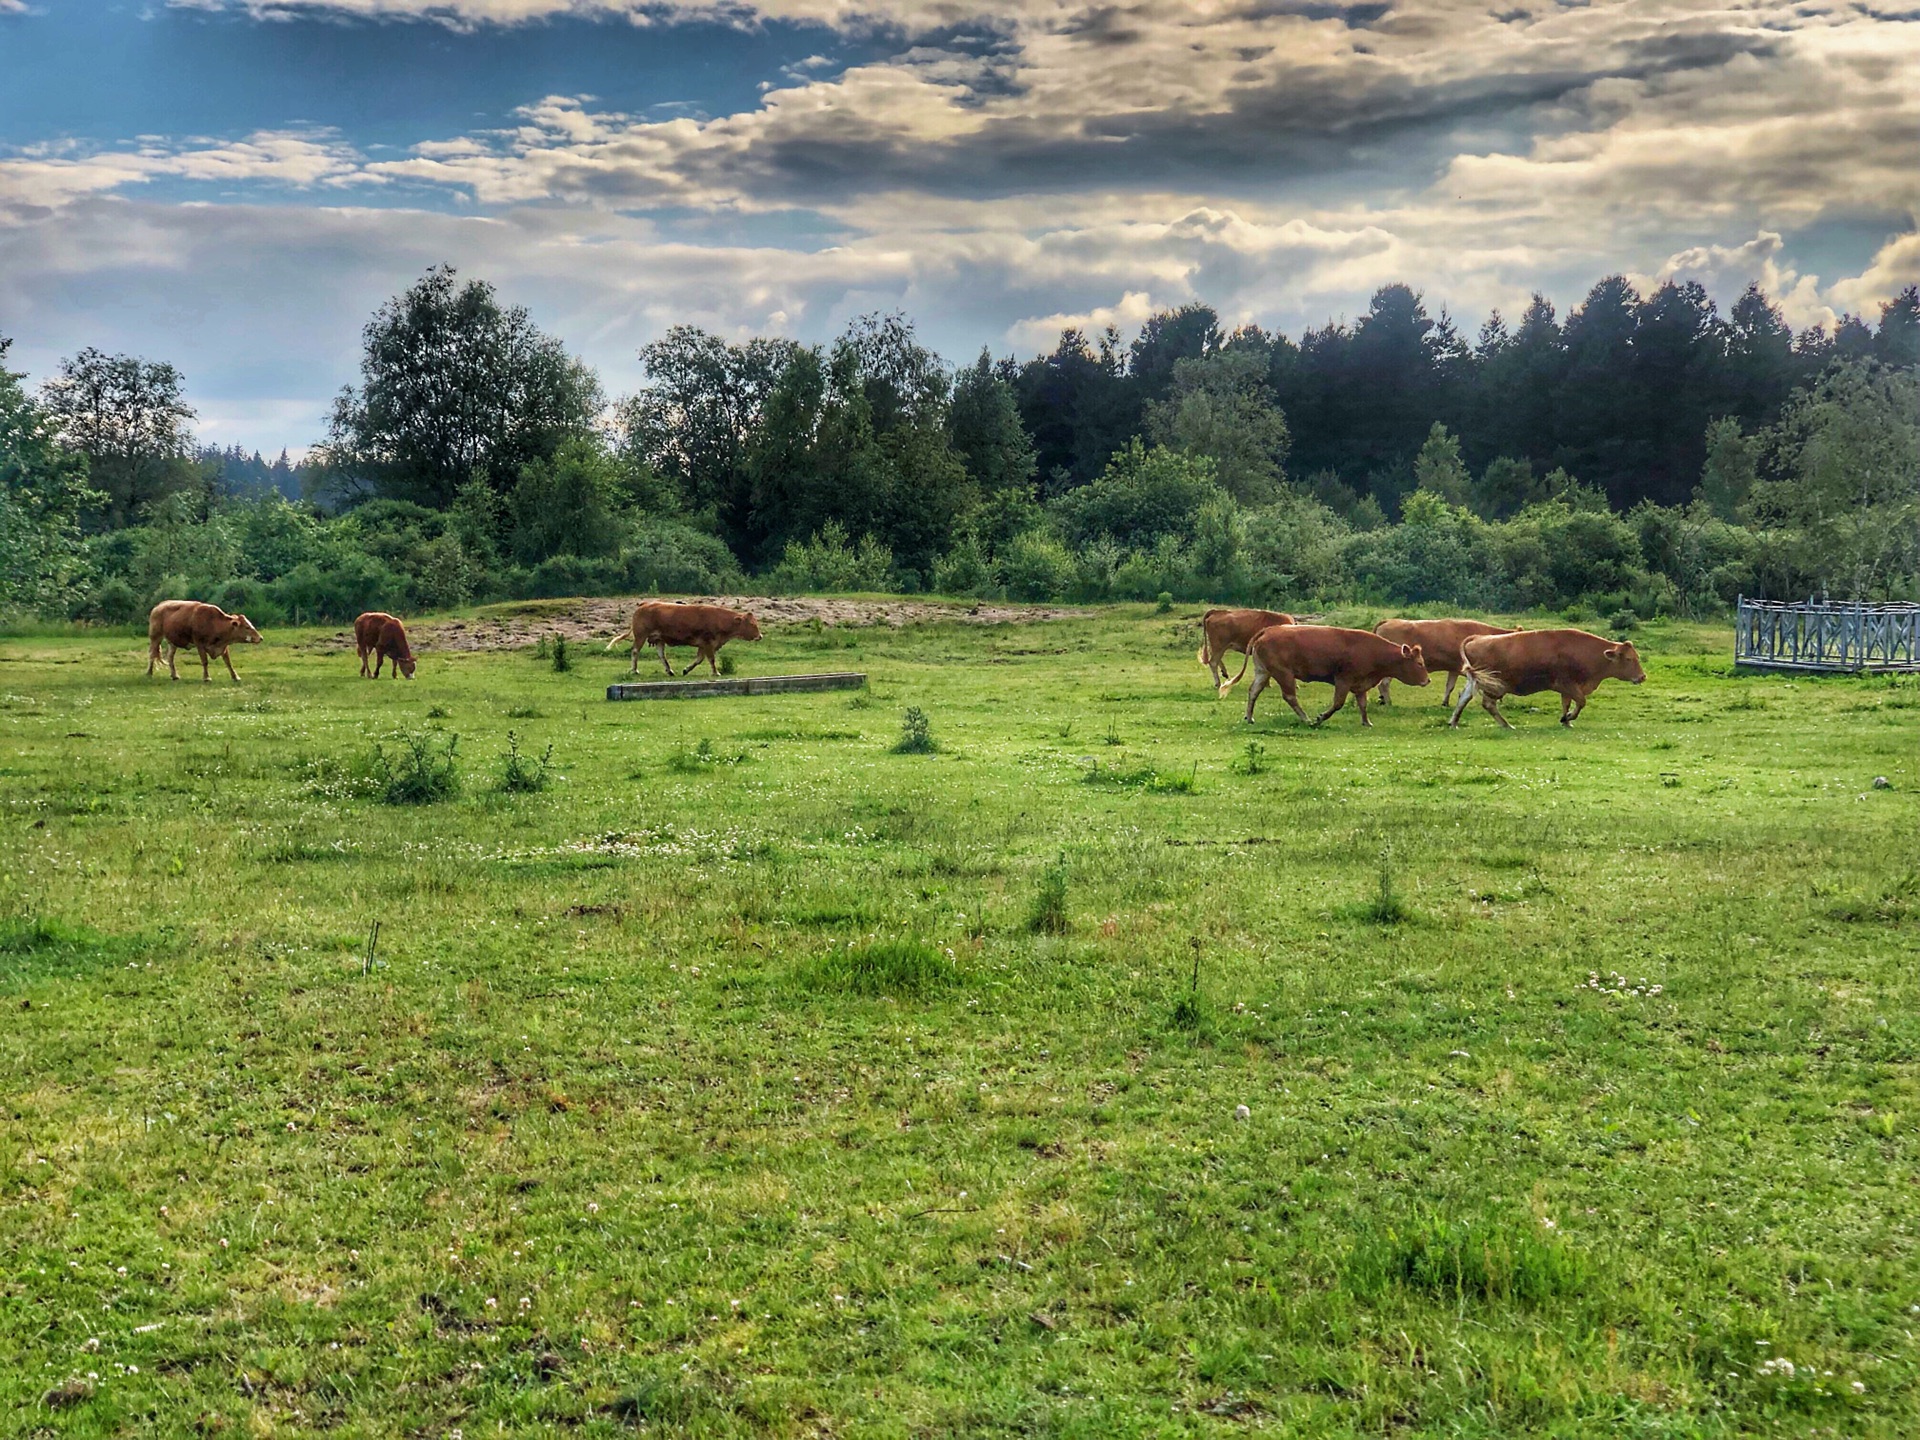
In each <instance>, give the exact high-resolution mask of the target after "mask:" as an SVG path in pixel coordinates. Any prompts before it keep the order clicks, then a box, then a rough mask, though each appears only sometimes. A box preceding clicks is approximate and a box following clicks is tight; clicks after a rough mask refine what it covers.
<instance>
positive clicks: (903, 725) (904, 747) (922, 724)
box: [893, 705, 940, 755]
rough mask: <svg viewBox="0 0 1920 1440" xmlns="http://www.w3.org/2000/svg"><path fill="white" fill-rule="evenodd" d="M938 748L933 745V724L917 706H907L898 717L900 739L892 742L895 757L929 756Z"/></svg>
mask: <svg viewBox="0 0 1920 1440" xmlns="http://www.w3.org/2000/svg"><path fill="white" fill-rule="evenodd" d="M939 748H940V747H939V746H938V745H936V744H934V740H933V722H932V721H931V720H929V719H928V718H927V712H926V711H924V710H922V709H921V708H920V707H919V706H918V705H909V706H908V707H907V713H906V714H905V715H903V716H901V717H900V738H899V739H898V740H896V741H894V742H893V753H894V754H896V755H931V754H932V753H933V752H934V751H935V750H937V749H939Z"/></svg>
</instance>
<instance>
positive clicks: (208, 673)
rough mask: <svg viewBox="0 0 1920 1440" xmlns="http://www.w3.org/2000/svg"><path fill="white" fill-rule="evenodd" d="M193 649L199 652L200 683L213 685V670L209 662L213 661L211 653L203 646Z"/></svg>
mask: <svg viewBox="0 0 1920 1440" xmlns="http://www.w3.org/2000/svg"><path fill="white" fill-rule="evenodd" d="M193 648H194V649H196V650H198V651H199V652H200V683H201V684H203V685H210V684H212V683H213V670H212V668H211V665H210V663H209V662H211V661H212V659H213V652H212V651H211V650H209V649H207V647H206V646H204V645H196V646H194V647H193Z"/></svg>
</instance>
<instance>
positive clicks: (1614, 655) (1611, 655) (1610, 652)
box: [1600, 645, 1622, 660]
mask: <svg viewBox="0 0 1920 1440" xmlns="http://www.w3.org/2000/svg"><path fill="white" fill-rule="evenodd" d="M1621 648H1622V647H1620V646H1618V645H1609V646H1607V648H1606V649H1605V650H1603V651H1601V652H1600V653H1601V654H1603V655H1605V656H1606V657H1607V659H1609V660H1618V659H1619V658H1620V651H1621Z"/></svg>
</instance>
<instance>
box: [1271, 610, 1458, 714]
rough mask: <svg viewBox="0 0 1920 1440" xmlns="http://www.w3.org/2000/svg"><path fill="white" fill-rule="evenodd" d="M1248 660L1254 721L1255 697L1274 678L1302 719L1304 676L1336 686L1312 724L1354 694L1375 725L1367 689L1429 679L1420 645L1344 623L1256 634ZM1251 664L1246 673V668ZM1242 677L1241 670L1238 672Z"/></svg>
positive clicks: (1283, 627)
mask: <svg viewBox="0 0 1920 1440" xmlns="http://www.w3.org/2000/svg"><path fill="white" fill-rule="evenodd" d="M1247 664H1249V665H1252V666H1253V683H1252V684H1251V685H1249V686H1248V687H1247V723H1248V724H1252V723H1253V702H1254V701H1256V700H1258V699H1259V698H1260V692H1261V691H1262V690H1264V689H1265V688H1266V684H1267V681H1268V680H1269V679H1271V680H1276V681H1278V682H1279V684H1280V693H1281V694H1282V695H1283V696H1285V697H1286V701H1287V704H1289V705H1291V706H1292V707H1293V713H1294V714H1296V715H1298V716H1299V717H1300V718H1301V719H1302V720H1306V719H1307V712H1306V711H1304V710H1302V709H1301V708H1300V699H1299V696H1298V694H1297V693H1296V690H1295V687H1296V686H1298V685H1299V684H1300V682H1301V681H1303V680H1304V681H1309V682H1311V683H1314V684H1319V685H1331V686H1333V704H1331V705H1329V706H1328V707H1327V708H1326V709H1325V710H1324V711H1322V712H1321V714H1320V715H1319V716H1318V718H1316V719H1313V720H1309V721H1308V722H1307V723H1308V724H1310V725H1321V724H1324V723H1325V722H1326V719H1327V717H1328V716H1330V715H1332V714H1333V713H1334V711H1336V710H1338V709H1339V708H1340V707H1341V706H1342V705H1344V704H1346V703H1347V696H1348V695H1352V696H1353V700H1354V703H1355V704H1356V705H1358V706H1359V707H1360V723H1361V724H1362V725H1364V726H1366V727H1368V728H1369V729H1371V728H1372V726H1373V722H1372V721H1371V720H1369V719H1368V718H1367V692H1368V691H1369V690H1371V689H1372V688H1373V687H1374V686H1375V685H1378V684H1379V683H1380V682H1381V681H1382V680H1398V681H1401V682H1402V683H1403V684H1407V685H1425V684H1426V683H1427V667H1426V663H1425V662H1424V661H1423V660H1422V659H1421V658H1420V647H1419V646H1418V645H1405V644H1402V645H1395V644H1394V643H1393V642H1392V641H1390V640H1382V639H1381V638H1380V637H1379V636H1378V635H1375V634H1373V633H1372V632H1370V631H1366V630H1346V629H1342V628H1341V627H1340V626H1338V625H1272V626H1269V627H1268V628H1267V629H1265V630H1262V631H1261V632H1260V633H1259V634H1258V635H1256V636H1254V637H1253V643H1252V644H1251V645H1249V646H1248V647H1247ZM1246 669H1247V667H1246V665H1242V666H1241V667H1240V673H1241V674H1242V675H1244V674H1245V673H1246ZM1233 678H1234V679H1236V680H1238V679H1239V678H1240V676H1239V675H1236V676H1234V677H1233Z"/></svg>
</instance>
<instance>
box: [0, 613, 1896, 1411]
mask: <svg viewBox="0 0 1920 1440" xmlns="http://www.w3.org/2000/svg"><path fill="white" fill-rule="evenodd" d="M1333 618H1336V619H1338V620H1341V621H1344V622H1361V623H1370V622H1371V620H1372V619H1373V618H1375V616H1373V615H1368V614H1362V613H1360V612H1343V613H1342V614H1341V615H1339V616H1337V617H1333ZM321 633H322V632H310V631H301V632H295V631H286V630H280V631H274V630H269V631H268V632H267V636H266V643H265V644H263V645H260V646H248V647H238V648H236V650H235V652H234V663H235V665H236V666H237V667H238V668H239V671H240V675H241V679H242V683H241V684H239V685H234V684H233V683H231V682H230V681H228V680H227V679H226V678H225V676H224V675H220V676H219V677H218V678H217V680H216V682H215V683H214V684H211V685H202V684H200V683H199V681H198V676H197V674H196V675H195V677H194V679H193V680H192V681H191V682H188V681H185V680H183V681H182V682H180V683H177V684H169V683H167V682H166V681H164V680H163V679H155V680H148V679H147V678H146V677H145V675H144V673H143V672H144V669H145V642H144V637H136V636H133V635H131V634H117V635H91V636H66V635H48V636H33V635H24V636H15V637H13V638H6V639H0V867H3V868H4V886H5V889H4V900H3V901H0V1014H4V1016H5V1020H4V1025H3V1026H0V1086H3V1087H4V1110H3V1111H0V1267H3V1268H0V1355H4V1356H7V1357H9V1363H7V1364H6V1365H5V1366H4V1367H0V1431H4V1432H5V1433H9V1434H42V1433H44V1434H62V1435H66V1434H72V1435H102V1436H105V1435H135V1434H138V1435H143V1436H167V1435H209V1434H219V1433H225V1434H231V1435H302V1434H319V1433H322V1432H324V1433H329V1434H340V1435H359V1436H385V1435H423V1436H434V1437H444V1436H450V1435H460V1436H463V1437H475V1436H481V1435H494V1434H511V1435H542V1434H554V1435H557V1434H562V1433H566V1434H585V1435H619V1434H631V1433H639V1432H642V1431H644V1433H649V1434H655V1435H698V1436H706V1435H713V1436H727V1435H767V1436H807V1435H836V1436H933V1435H996V1434H1004V1435H1047V1436H1112V1435H1134V1434H1155V1435H1175V1434H1236V1433H1241V1432H1245V1431H1254V1430H1267V1431H1272V1432H1275V1433H1286V1434H1289V1435H1300V1436H1344V1435H1398V1436H1426V1435H1449V1436H1511V1435H1532V1434H1550V1435H1647V1436H1656V1435H1657V1436H1695V1435H1699V1436H1719V1435H1732V1434H1744V1433H1769V1434H1806V1433H1822V1434H1830V1435H1846V1436H1869V1435H1871V1436H1898V1435H1911V1434H1913V1433H1915V1432H1916V1430H1920V1385H1916V1379H1917V1378H1920V1377H1917V1375H1916V1360H1917V1359H1920V1357H1917V1356H1916V1353H1915V1348H1916V1345H1915V1338H1914V1337H1915V1336H1916V1335H1917V1334H1920V1253H1916V1244H1917V1240H1920V1237H1917V1236H1916V1233H1915V1225H1916V1221H1917V1220H1920V1170H1917V1169H1916V1158H1917V1156H1916V1151H1917V1149H1920V1147H1917V1146H1916V1142H1915V1127H1916V1121H1920V1092H1917V1091H1916V1084H1915V1068H1914V1067H1915V1062H1916V1057H1917V1056H1920V975H1917V973H1916V963H1915V962H1916V960H1917V959H1920V839H1917V838H1916V837H1920V798H1916V797H1920V765H1916V759H1917V758H1920V757H1917V752H1916V739H1917V738H1920V682H1916V680H1915V679H1913V678H1911V677H1909V678H1906V679H1902V680H1888V679H1820V680H1814V679H1809V678H1804V677H1792V678H1787V677H1778V676H1735V675H1734V674H1733V673H1732V669H1731V665H1730V662H1729V659H1728V657H1729V654H1730V648H1731V640H1730V635H1729V633H1728V631H1727V630H1726V629H1725V628H1722V627H1714V626H1690V625H1684V624H1679V623H1671V624H1661V625H1655V626H1651V627H1648V628H1646V629H1643V630H1642V631H1640V632H1639V633H1638V634H1636V635H1635V636H1634V637H1633V638H1634V639H1635V640H1636V642H1637V643H1638V645H1639V647H1640V650H1641V654H1642V657H1643V660H1644V662H1645V665H1646V669H1647V671H1648V675H1649V680H1648V683H1647V684H1646V685H1644V686H1641V687H1638V688H1633V687H1628V686H1624V685H1619V684H1608V685H1606V686H1604V687H1602V689H1601V690H1600V691H1599V693H1598V694H1597V695H1596V696H1595V697H1594V699H1593V701H1592V703H1591V705H1590V706H1589V707H1588V709H1587V711H1586V714H1585V715H1584V716H1583V717H1582V719H1581V720H1580V722H1579V724H1578V725H1577V726H1576V727H1575V728H1574V729H1573V730H1571V731H1563V730H1562V729H1561V728H1560V726H1559V725H1557V724H1556V723H1555V717H1556V716H1557V714H1558V708H1559V702H1558V700H1557V698H1556V697H1554V696H1552V695H1543V696H1536V697H1533V698H1532V699H1530V700H1523V701H1509V702H1508V704H1507V706H1506V707H1505V708H1506V712H1507V714H1508V715H1509V717H1510V718H1511V719H1512V720H1513V721H1514V722H1515V723H1516V724H1517V725H1518V726H1519V727H1520V728H1519V729H1518V730H1517V731H1515V732H1513V733H1505V732H1502V731H1500V730H1499V729H1498V727H1497V726H1496V725H1495V724H1494V723H1493V721H1492V720H1491V719H1490V718H1489V717H1488V716H1486V715H1485V714H1484V713H1482V712H1481V711H1479V709H1478V708H1477V707H1475V708H1473V709H1472V710H1470V712H1469V713H1468V715H1467V717H1466V718H1465V720H1464V721H1463V726H1464V728H1463V729H1462V730H1461V731H1460V732H1457V733H1449V732H1448V731H1447V730H1446V729H1445V728H1444V716H1443V713H1442V711H1441V708H1440V688H1441V687H1440V684H1439V683H1435V684H1434V685H1433V686H1432V687H1430V688H1428V689H1426V690H1421V691H1416V690H1410V689H1407V688H1405V687H1396V694H1395V703H1394V705H1393V706H1392V708H1390V709H1385V710H1378V709H1377V710H1376V711H1375V716H1374V718H1375V726H1376V728H1375V729H1373V730H1372V731H1363V730H1361V729H1360V728H1359V723H1358V717H1357V716H1356V715H1355V713H1354V711H1353V709H1352V707H1351V706H1349V708H1348V709H1347V710H1345V711H1344V712H1342V713H1341V714H1340V715H1338V716H1336V717H1334V719H1333V720H1332V721H1330V722H1329V723H1328V724H1327V725H1326V726H1325V727H1324V728H1322V729H1319V730H1309V729H1307V728H1305V727H1303V726H1301V725H1300V724H1299V723H1298V722H1297V721H1296V720H1294V718H1293V717H1292V715H1291V714H1290V713H1289V712H1288V711H1287V710H1286V707H1285V705H1284V703H1282V702H1281V701H1280V700H1279V697H1278V696H1277V694H1272V693H1269V694H1268V695H1267V696H1266V697H1264V698H1263V699H1262V702H1261V710H1260V716H1259V721H1258V723H1257V724H1256V725H1254V726H1252V727H1247V726H1245V725H1243V724H1242V723H1241V719H1240V716H1241V709H1242V703H1243V699H1244V692H1243V690H1236V691H1235V692H1234V694H1233V695H1232V696H1231V697H1230V698H1228V699H1227V700H1226V701H1216V700H1215V698H1214V697H1213V694H1212V692H1211V690H1210V689H1209V687H1208V685H1207V682H1206V676H1205V672H1204V671H1203V670H1202V669H1201V668H1200V666H1199V665H1197V664H1196V663H1195V660H1194V651H1195V649H1196V646H1197V633H1196V630H1195V627H1194V624H1193V622H1192V616H1191V613H1190V612H1180V613H1176V614H1172V615H1159V614H1154V613H1152V612H1151V611H1150V609H1149V608H1148V607H1131V608H1127V607H1123V608H1115V609H1112V610H1107V611H1101V612H1098V613H1096V614H1091V615H1088V616H1086V617H1084V618H1077V619H1054V620H1050V621H1048V622H1046V623H1042V624H1030V625H996V626H969V625H965V624H959V623H951V622H945V623H925V624H917V625H912V626H909V627H906V628H904V629H899V630H888V629H885V628H872V629H857V630H837V629H833V628H828V629H826V630H823V631H817V632H816V631H813V630H810V629H808V628H806V627H804V626H797V625H783V626H778V627H770V628H769V630H768V638H767V639H766V640H765V641H763V642H762V643H760V644H758V645H753V646H748V645H735V646H732V647H729V649H728V651H726V652H725V653H726V654H729V655H731V656H732V657H733V658H734V659H735V661H736V662H737V663H738V665H739V667H740V669H741V671H742V673H747V674H772V673H793V672H797V671H806V670H851V669H861V670H866V671H868V672H869V673H870V675H871V677H872V684H871V688H870V690H869V691H868V692H865V693H859V694H853V695H847V694H818V695H791V696H768V697H759V698H754V699H750V700H744V699H730V700H713V701H701V702H697V703H685V702H672V703H642V704H620V705H614V704H608V703H607V702H606V701H605V700H604V699H603V698H602V694H603V691H604V687H605V686H606V685H607V684H608V683H609V682H611V681H613V680H616V679H622V678H624V676H625V671H626V668H627V659H626V656H625V655H624V653H615V654H612V655H605V654H602V653H600V652H599V650H598V648H597V646H596V647H595V648H594V649H593V650H592V651H586V650H584V649H579V650H578V651H577V655H576V660H575V664H574V668H573V669H572V670H570V671H568V672H566V673H556V672H555V671H554V669H553V667H552V665H551V664H550V663H549V662H548V661H547V660H545V659H543V658H540V657H539V656H536V655H535V653H534V652H533V651H532V650H531V649H522V650H517V651H511V650H509V651H494V652H486V653H470V654H449V653H445V652H439V651H436V650H434V648H433V647H432V643H431V638H430V637H424V638H423V637H422V636H421V634H420V632H418V631H416V649H417V650H418V652H419V656H420V666H419V674H418V678H417V679H416V680H415V681H413V682H412V683H410V684H409V683H407V682H404V681H400V682H395V681H390V680H382V681H380V682H378V683H377V684H376V683H374V682H371V681H365V680H361V679H359V678H358V676H357V675H356V673H355V667H356V661H355V658H354V654H353V651H352V649H351V647H350V646H349V647H348V648H347V649H345V650H344V651H341V650H321V649H314V648H309V647H310V645H311V642H313V641H314V640H315V639H316V638H317V637H318V636H319V635H320V634H321ZM326 633H331V632H326ZM678 658H679V660H680V661H681V662H683V663H684V661H685V660H686V659H687V658H688V656H687V654H686V652H681V654H680V655H679V657H678ZM215 668H216V671H217V670H218V666H216V667H215ZM1232 668H1233V669H1235V670H1237V669H1238V668H1239V658H1238V657H1237V656H1235V657H1234V658H1233V661H1232ZM194 669H195V670H196V671H197V666H195V667H194ZM182 673H183V674H185V673H186V667H185V666H183V667H182ZM653 673H654V674H657V673H658V671H657V666H656V667H655V668H654V672H653ZM641 676H642V678H643V679H644V678H648V667H647V663H646V661H645V660H644V659H643V662H642V666H641ZM1244 683H1245V682H1244V681H1243V682H1242V684H1243V686H1244ZM1326 693H1327V692H1326V690H1325V688H1324V687H1308V688H1307V689H1306V690H1305V692H1304V698H1305V702H1306V703H1307V704H1308V707H1309V709H1310V710H1311V709H1317V708H1319V707H1320V706H1321V705H1323V704H1324V697H1325V695H1326ZM908 707H915V708H917V709H918V710H920V711H921V712H922V714H923V716H924V717H925V720H926V722H927V729H928V733H929V734H930V737H931V741H932V744H933V746H934V747H935V748H934V749H933V750H932V751H931V752H930V753H894V747H895V745H896V743H897V742H898V741H899V740H900V738H901V735H902V726H903V715H904V713H905V711H906V710H907V709H908ZM509 732H511V733H512V734H513V737H514V740H513V744H514V746H515V747H516V748H517V750H518V753H519V757H520V766H521V773H522V774H523V776H526V775H527V774H528V772H530V771H536V770H537V765H538V761H539V758H540V756H541V754H542V752H544V751H546V749H547V747H548V746H549V745H551V747H552V752H551V773H550V776H549V779H548V783H547V784H546V785H545V788H526V787H529V786H532V785H535V784H536V783H537V780H535V779H531V778H527V779H523V782H522V788H521V789H519V790H517V791H516V790H509V789H507V788H505V787H504V786H503V784H502V775H503V773H504V767H505V765H506V759H505V757H506V755H507V752H508V749H509V741H508V736H509ZM408 735H411V736H412V737H414V740H415V741H416V742H418V743H420V744H421V745H422V746H423V748H424V753H425V754H426V755H427V757H428V761H429V764H430V765H431V764H432V763H435V761H434V757H436V756H440V755H444V753H445V747H446V746H447V745H448V744H449V743H452V745H453V750H452V755H453V762H454V765H455V767H456V773H457V777H458V790H457V793H454V794H452V795H450V796H447V797H445V798H441V799H438V800H435V801H432V802H431V803H421V804H389V803H386V800H385V798H384V796H383V793H382V791H383V786H384V785H387V784H390V783H394V782H395V781H396V779H398V780H404V779H405V775H404V773H403V772H401V771H399V770H396V769H395V758H394V757H396V756H397V755H402V754H411V751H410V750H408V749H407V742H406V740H405V738H404V737H405V736H408ZM422 737H426V738H425V739H422ZM453 737H457V740H454V739H453ZM376 746H378V747H380V749H379V754H380V756H382V757H384V759H383V760H380V761H376V759H375V747H376ZM382 765H384V766H385V769H384V771H383V770H382V768H381V767H382ZM1876 776H1884V777H1886V778H1887V779H1888V780H1889V781H1890V782H1891V785H1890V786H1889V787H1888V788H1879V789H1876V788H1875V787H1874V785H1873V781H1874V778H1875V777H1876ZM403 788H404V787H403ZM427 788H429V789H430V788H431V780H430V778H429V782H428V787H427ZM376 920H378V921H379V922H380V930H379V935H378V940H377V944H376V946H375V947H374V950H373V953H372V955H371V957H369V954H368V936H369V930H370V927H371V926H372V924H373V922H374V921H376ZM1240 1106H1244V1107H1246V1108H1245V1111H1244V1112H1238V1113H1237V1108H1236V1107H1240ZM1242 1115H1244V1118H1241V1116H1242Z"/></svg>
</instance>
